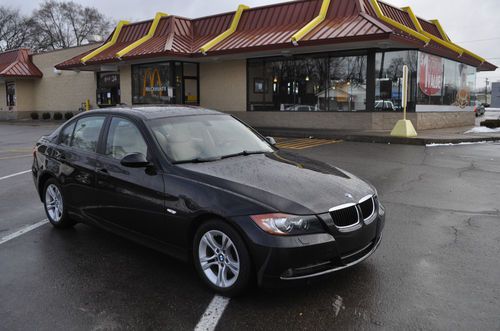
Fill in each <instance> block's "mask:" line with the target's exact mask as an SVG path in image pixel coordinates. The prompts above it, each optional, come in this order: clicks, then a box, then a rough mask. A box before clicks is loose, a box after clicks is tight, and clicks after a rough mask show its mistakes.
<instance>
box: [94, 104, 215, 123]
mask: <svg viewBox="0 0 500 331" xmlns="http://www.w3.org/2000/svg"><path fill="white" fill-rule="evenodd" d="M89 113H91V114H96V115H97V114H115V115H116V114H125V115H130V116H134V117H138V118H141V119H143V120H150V119H157V118H165V117H178V116H193V115H222V114H224V113H221V112H218V111H215V110H210V109H206V108H202V107H196V106H185V105H161V106H159V105H155V106H133V107H112V108H103V109H96V110H91V111H89Z"/></svg>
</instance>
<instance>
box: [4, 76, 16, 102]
mask: <svg viewBox="0 0 500 331" xmlns="http://www.w3.org/2000/svg"><path fill="white" fill-rule="evenodd" d="M5 86H6V88H7V91H6V93H7V107H14V106H15V105H16V83H14V82H7V83H6V84H5Z"/></svg>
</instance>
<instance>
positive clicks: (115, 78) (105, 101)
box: [97, 72, 120, 108]
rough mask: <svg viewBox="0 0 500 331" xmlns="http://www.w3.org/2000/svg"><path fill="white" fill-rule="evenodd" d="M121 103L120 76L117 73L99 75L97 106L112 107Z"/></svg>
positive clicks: (100, 73) (101, 73) (99, 73)
mask: <svg viewBox="0 0 500 331" xmlns="http://www.w3.org/2000/svg"><path fill="white" fill-rule="evenodd" d="M119 103H120V74H119V73H117V72H98V73H97V105H98V106H99V107H101V108H102V107H111V106H116V105H117V104H119Z"/></svg>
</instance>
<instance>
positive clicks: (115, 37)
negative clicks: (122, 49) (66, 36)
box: [80, 21, 130, 64]
mask: <svg viewBox="0 0 500 331" xmlns="http://www.w3.org/2000/svg"><path fill="white" fill-rule="evenodd" d="M127 24H130V22H128V21H120V22H118V25H117V26H116V29H115V32H113V36H112V37H111V40H110V41H108V42H107V43H105V44H104V45H102V46H101V47H99V48H97V49H95V50H94V51H92V52H90V53H89V54H87V55H85V56H84V57H82V58H81V59H80V62H81V63H83V64H85V62H87V61H88V60H90V59H92V58H94V57H95V56H97V55H99V54H100V53H102V52H103V51H105V50H106V49H108V48H110V47H111V46H113V45H114V44H116V41H117V40H118V36H119V35H120V32H121V31H122V28H123V27H124V26H125V25H127Z"/></svg>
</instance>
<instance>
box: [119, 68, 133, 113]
mask: <svg viewBox="0 0 500 331" xmlns="http://www.w3.org/2000/svg"><path fill="white" fill-rule="evenodd" d="M120 94H121V95H120V102H121V103H125V104H127V105H129V106H131V105H132V67H131V66H130V65H124V66H120Z"/></svg>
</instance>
